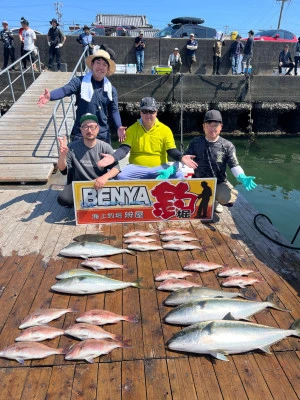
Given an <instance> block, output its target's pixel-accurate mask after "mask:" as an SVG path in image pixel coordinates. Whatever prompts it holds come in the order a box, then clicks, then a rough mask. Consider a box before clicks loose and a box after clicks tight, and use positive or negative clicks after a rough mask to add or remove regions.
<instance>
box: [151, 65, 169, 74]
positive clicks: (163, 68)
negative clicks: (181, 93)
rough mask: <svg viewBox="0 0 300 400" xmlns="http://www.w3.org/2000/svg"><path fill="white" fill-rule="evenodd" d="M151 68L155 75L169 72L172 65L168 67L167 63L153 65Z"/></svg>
mask: <svg viewBox="0 0 300 400" xmlns="http://www.w3.org/2000/svg"><path fill="white" fill-rule="evenodd" d="M152 68H153V70H154V73H155V74H157V75H164V74H171V72H172V67H168V66H167V65H155V66H154V67H152Z"/></svg>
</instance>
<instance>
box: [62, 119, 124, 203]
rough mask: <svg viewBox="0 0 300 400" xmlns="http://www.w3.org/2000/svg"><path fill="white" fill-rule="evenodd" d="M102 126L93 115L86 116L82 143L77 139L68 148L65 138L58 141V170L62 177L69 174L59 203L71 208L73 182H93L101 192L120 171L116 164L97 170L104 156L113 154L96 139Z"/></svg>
mask: <svg viewBox="0 0 300 400" xmlns="http://www.w3.org/2000/svg"><path fill="white" fill-rule="evenodd" d="M99 129H100V126H99V124H98V118H97V116H96V115H94V114H84V115H83V116H82V117H81V118H80V130H81V133H82V136H83V139H81V140H75V142H73V143H71V144H70V145H69V146H68V145H67V139H66V137H63V138H59V144H60V149H59V158H58V162H57V166H58V169H59V170H60V171H61V173H62V174H63V175H67V185H66V186H65V188H64V189H63V190H62V191H61V193H60V194H59V195H58V198H57V201H58V203H59V204H60V205H61V206H64V207H72V206H73V204H74V202H73V191H72V182H73V181H92V180H93V181H94V188H95V189H96V190H98V189H101V188H102V187H103V186H104V185H105V184H106V182H107V181H108V179H111V178H114V177H115V176H116V175H118V173H119V172H120V167H119V165H118V163H114V164H113V165H111V166H110V167H109V168H110V169H107V168H106V167H104V168H101V167H98V165H97V162H99V161H100V160H101V159H102V158H103V154H113V152H114V150H113V148H112V147H111V146H110V145H109V144H107V143H105V142H103V141H102V140H99V139H97V135H98V133H99Z"/></svg>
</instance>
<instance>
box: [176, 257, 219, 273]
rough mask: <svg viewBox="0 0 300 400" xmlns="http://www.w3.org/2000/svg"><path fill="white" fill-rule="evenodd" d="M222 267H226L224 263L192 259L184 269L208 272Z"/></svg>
mask: <svg viewBox="0 0 300 400" xmlns="http://www.w3.org/2000/svg"><path fill="white" fill-rule="evenodd" d="M222 267H224V265H221V264H217V263H214V262H210V261H202V260H191V261H189V262H187V263H186V264H185V265H184V266H183V269H184V270H186V271H197V272H206V271H212V270H214V269H217V268H222Z"/></svg>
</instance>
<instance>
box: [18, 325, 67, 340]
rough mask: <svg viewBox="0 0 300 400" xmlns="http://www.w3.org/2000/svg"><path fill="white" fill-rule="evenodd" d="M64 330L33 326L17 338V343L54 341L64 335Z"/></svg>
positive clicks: (46, 326)
mask: <svg viewBox="0 0 300 400" xmlns="http://www.w3.org/2000/svg"><path fill="white" fill-rule="evenodd" d="M64 332H65V331H64V330H63V329H58V328H54V327H53V326H48V325H45V326H44V325H37V326H31V327H30V328H27V329H25V330H24V331H22V333H21V334H20V335H19V336H18V337H16V338H15V341H16V342H42V341H43V340H47V339H54V338H56V337H58V336H60V335H63V334H64Z"/></svg>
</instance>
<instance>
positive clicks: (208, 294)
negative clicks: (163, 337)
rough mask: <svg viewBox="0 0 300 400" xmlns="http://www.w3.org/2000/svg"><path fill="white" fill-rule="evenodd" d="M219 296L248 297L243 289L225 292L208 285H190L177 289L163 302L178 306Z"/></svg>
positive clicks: (230, 297)
mask: <svg viewBox="0 0 300 400" xmlns="http://www.w3.org/2000/svg"><path fill="white" fill-rule="evenodd" d="M214 297H220V298H225V299H234V298H235V297H243V298H249V297H248V296H246V295H245V293H244V292H243V291H241V292H225V291H223V290H216V289H211V288H208V287H195V286H194V287H190V288H186V289H179V290H176V291H175V292H173V293H170V294H169V296H168V297H167V298H166V299H165V301H164V304H165V305H167V306H178V305H180V304H184V303H189V302H191V301H194V300H201V299H205V298H214Z"/></svg>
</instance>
